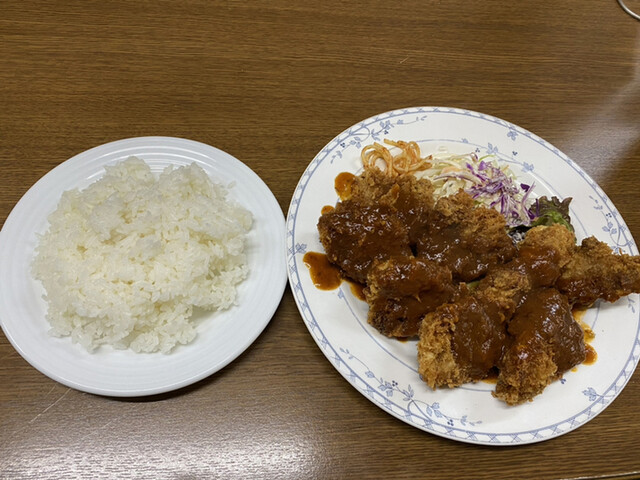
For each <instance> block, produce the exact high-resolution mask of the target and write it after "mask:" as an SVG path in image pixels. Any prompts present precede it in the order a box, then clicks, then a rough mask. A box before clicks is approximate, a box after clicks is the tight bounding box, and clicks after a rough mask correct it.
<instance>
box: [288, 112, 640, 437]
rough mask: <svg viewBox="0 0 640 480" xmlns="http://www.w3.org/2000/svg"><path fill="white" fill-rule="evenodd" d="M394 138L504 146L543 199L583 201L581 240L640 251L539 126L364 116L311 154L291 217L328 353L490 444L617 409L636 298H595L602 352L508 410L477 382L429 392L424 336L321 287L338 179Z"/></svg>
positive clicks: (385, 404)
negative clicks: (408, 336) (382, 327)
mask: <svg viewBox="0 0 640 480" xmlns="http://www.w3.org/2000/svg"><path fill="white" fill-rule="evenodd" d="M385 138H387V139H390V140H404V141H411V140H413V141H416V142H418V144H419V145H420V147H421V150H422V153H423V155H427V154H429V153H433V152H435V151H437V150H438V149H441V148H445V149H447V150H448V151H450V152H451V153H469V152H476V153H478V154H479V155H483V154H489V153H491V154H494V155H496V156H497V157H498V158H499V159H500V160H501V161H503V162H506V163H508V164H509V165H510V167H511V169H512V170H513V171H514V172H515V173H516V175H517V176H518V178H519V179H521V181H523V182H524V183H528V184H531V183H535V187H534V194H535V195H536V196H542V195H548V196H551V195H555V196H558V197H560V198H566V197H573V201H572V203H571V207H572V208H571V218H572V222H573V224H574V226H575V229H576V235H577V237H578V240H581V239H582V238H584V237H586V236H591V235H594V236H596V237H597V238H598V239H600V240H602V241H604V242H607V243H608V244H609V245H610V246H611V247H612V248H614V249H616V250H617V251H620V252H624V253H628V254H633V255H637V254H638V250H637V247H636V245H635V242H634V240H633V238H632V237H631V234H630V232H629V230H628V228H627V227H626V225H625V223H624V221H623V219H622V218H621V217H620V214H619V213H618V211H617V210H616V208H615V207H614V205H613V204H612V203H611V201H610V200H609V199H608V198H607V196H606V194H605V193H604V192H603V191H602V190H601V188H600V187H599V186H598V185H597V184H596V183H595V182H594V181H593V180H592V179H591V178H589V176H588V175H587V174H586V173H585V172H584V171H583V170H582V169H581V168H580V167H579V166H578V165H577V164H576V163H574V162H573V161H572V160H571V159H569V158H568V157H567V156H566V155H565V154H564V153H562V152H561V151H560V150H558V149H557V148H555V147H554V146H553V145H550V144H549V143H548V142H546V141H545V140H543V139H541V138H540V137H538V136H536V135H534V134H533V133H531V132H529V131H527V130H525V129H523V128H521V127H519V126H517V125H514V124H512V123H509V122H506V121H504V120H501V119H499V118H496V117H492V116H489V115H484V114H481V113H477V112H472V111H468V110H461V109H456V108H442V107H417V108H408V109H403V110H395V111H391V112H387V113H383V114H380V115H377V116H375V117H372V118H369V119H367V120H364V121H362V122H360V123H358V124H356V125H354V126H353V127H351V128H349V129H347V130H345V131H344V132H342V133H341V134H340V135H338V136H337V137H336V138H334V139H333V140H331V141H330V142H329V143H328V144H327V145H326V146H325V147H324V148H323V149H322V151H321V152H320V153H318V155H317V156H316V157H315V158H314V159H313V161H312V162H311V164H310V165H309V166H308V168H307V169H306V171H305V172H304V174H303V175H302V177H301V179H300V182H299V183H298V186H297V188H296V189H295V192H294V195H293V198H292V201H291V205H290V208H289V212H288V216H287V242H286V247H287V263H288V275H289V282H290V284H291V288H292V291H293V294H294V297H295V300H296V303H297V305H298V309H299V310H300V313H301V315H302V318H303V320H304V322H305V324H306V326H307V328H308V329H309V332H310V333H311V335H312V337H313V338H314V340H315V341H316V343H317V344H318V346H319V348H320V350H322V352H323V353H324V355H325V356H326V357H327V359H328V360H329V361H330V362H331V363H332V364H333V366H334V367H335V368H336V370H338V372H340V374H342V375H343V376H344V378H345V379H346V380H347V381H348V382H349V383H350V384H351V385H352V386H353V387H355V388H356V389H357V390H358V391H359V392H361V393H362V394H363V395H364V396H365V397H367V398H368V399H369V400H371V401H372V402H373V403H374V404H375V405H377V406H378V407H380V408H382V409H383V410H385V411H386V412H388V413H390V414H391V415H394V416H396V417H397V418H399V419H400V420H403V421H404V422H406V423H408V424H410V425H413V426H415V427H417V428H419V429H422V430H424V431H426V432H429V433H433V434H435V435H440V436H442V437H446V438H449V439H452V440H458V441H463V442H469V443H475V444H483V445H521V444H527V443H534V442H540V441H543V440H549V439H552V438H554V437H557V436H560V435H562V434H565V433H567V432H570V431H572V430H574V429H576V428H578V427H580V426H581V425H584V424H585V423H586V422H588V421H589V420H591V419H593V418H594V417H595V416H596V415H598V414H599V413H601V412H602V411H603V410H604V409H605V408H607V407H608V406H609V405H610V404H611V402H613V400H614V399H615V398H616V397H617V396H618V394H620V392H621V391H622V389H623V388H624V386H625V385H626V384H627V382H628V380H629V379H630V378H631V375H632V374H633V372H634V370H635V368H636V365H637V363H638V359H639V357H640V310H638V295H630V296H628V297H625V298H622V299H621V300H619V301H618V302H616V303H614V304H609V303H604V302H602V303H600V302H599V303H597V304H596V305H594V306H593V307H592V308H590V309H589V310H588V311H587V312H586V314H585V316H584V317H583V319H582V320H583V321H584V322H585V323H586V324H587V325H588V326H589V327H590V328H591V329H592V330H593V331H594V333H595V339H594V340H593V341H592V342H591V345H592V346H593V347H594V348H595V350H596V352H597V354H598V360H597V361H596V362H595V363H594V364H592V365H580V366H578V367H577V368H575V369H573V370H572V371H570V372H567V373H566V374H565V375H564V378H563V379H561V380H559V381H556V382H554V383H553V384H552V385H550V386H548V387H547V388H546V389H545V391H544V392H543V393H542V394H541V395H539V396H537V397H536V398H535V399H534V400H533V401H532V402H529V403H527V404H524V405H519V406H516V407H509V406H507V405H506V404H505V403H503V402H501V401H499V400H497V399H495V398H494V397H493V396H492V395H491V391H492V390H493V387H494V386H493V385H491V384H489V383H484V382H479V383H476V384H469V385H464V386H462V387H459V388H456V389H442V390H436V391H433V390H431V389H430V388H429V387H428V386H427V385H426V384H425V383H424V382H422V381H421V380H420V378H419V376H418V373H417V354H416V342H415V341H408V342H399V341H396V340H393V339H389V338H386V337H384V336H382V335H380V334H379V333H378V332H377V331H376V330H375V329H373V328H372V327H371V326H370V325H368V324H367V305H366V303H365V302H363V301H361V300H359V299H358V298H357V297H356V296H354V295H353V294H352V292H351V289H350V288H349V286H348V284H343V285H342V286H341V287H340V288H339V289H337V290H333V291H322V290H319V289H317V288H316V287H315V286H314V284H313V282H312V281H311V278H310V275H309V271H308V269H307V268H306V266H305V265H304V263H303V261H302V258H303V256H304V254H305V253H306V252H309V251H316V252H322V251H323V248H322V245H321V244H320V242H319V239H318V232H317V229H316V224H317V221H318V218H319V216H320V213H321V210H322V207H324V206H325V205H334V204H335V203H336V202H337V200H338V197H337V194H336V192H335V190H334V180H335V177H336V176H337V175H338V174H339V173H340V172H343V171H349V172H352V173H356V174H358V173H360V172H361V170H362V164H361V160H360V151H361V150H362V147H364V146H366V145H368V144H371V143H373V142H382V141H383V140H384V139H385Z"/></svg>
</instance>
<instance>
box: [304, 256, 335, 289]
mask: <svg viewBox="0 0 640 480" xmlns="http://www.w3.org/2000/svg"><path fill="white" fill-rule="evenodd" d="M302 261H303V262H304V264H305V265H306V266H307V268H308V269H309V274H310V275H311V281H312V282H313V284H314V285H315V286H316V288H319V289H320V290H335V289H336V288H338V287H339V286H340V284H341V283H342V278H341V277H340V271H339V270H338V268H337V267H335V266H334V265H332V264H331V263H330V262H329V259H328V258H327V256H326V255H325V254H324V253H317V252H307V253H305V254H304V257H302Z"/></svg>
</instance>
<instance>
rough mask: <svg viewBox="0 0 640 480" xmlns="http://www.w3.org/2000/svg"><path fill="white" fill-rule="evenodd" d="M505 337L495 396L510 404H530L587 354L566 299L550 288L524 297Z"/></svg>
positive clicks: (580, 330)
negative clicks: (528, 402) (506, 343)
mask: <svg viewBox="0 0 640 480" xmlns="http://www.w3.org/2000/svg"><path fill="white" fill-rule="evenodd" d="M508 333H509V336H508V339H509V340H508V343H509V344H508V346H507V347H506V349H505V352H504V354H503V355H502V357H501V358H500V361H499V362H498V365H497V366H498V369H499V370H500V374H499V375H498V383H497V385H496V390H495V392H494V396H495V397H497V398H499V399H501V400H503V401H505V402H506V403H507V404H509V405H517V404H520V403H523V402H526V401H528V400H531V399H532V398H533V397H535V396H536V395H538V394H539V393H541V392H542V391H543V390H544V389H545V387H546V386H547V385H549V384H550V383H551V382H553V381H554V380H557V379H558V378H560V377H562V374H563V373H564V372H566V371H567V370H569V369H571V368H573V367H574V366H576V365H578V364H580V363H582V362H583V361H584V359H585V356H586V349H585V343H584V332H583V331H582V328H581V327H580V325H578V323H577V322H576V321H575V319H574V318H573V315H572V313H571V305H570V304H569V301H568V299H567V297H566V296H564V295H562V294H561V293H560V292H558V291H557V290H556V289H555V288H542V289H535V290H531V291H530V292H529V293H527V294H526V295H525V298H524V299H523V301H522V303H521V304H520V306H519V307H518V309H517V310H516V312H515V315H514V316H513V318H511V320H510V321H509V326H508Z"/></svg>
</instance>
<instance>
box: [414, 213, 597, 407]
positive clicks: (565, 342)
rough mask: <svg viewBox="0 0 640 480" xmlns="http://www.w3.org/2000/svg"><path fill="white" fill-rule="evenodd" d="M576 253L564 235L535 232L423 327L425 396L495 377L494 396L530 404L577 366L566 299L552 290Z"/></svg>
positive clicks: (562, 231) (580, 348) (578, 332)
mask: <svg viewBox="0 0 640 480" xmlns="http://www.w3.org/2000/svg"><path fill="white" fill-rule="evenodd" d="M573 252H575V243H574V239H573V234H572V233H571V232H569V231H568V230H567V229H566V228H565V227H562V226H560V225H554V226H551V227H542V226H541V227H536V228H534V229H531V230H530V231H529V232H528V234H527V237H526V238H525V240H524V241H523V242H522V243H521V246H520V249H519V251H518V255H517V257H516V258H514V259H513V260H512V261H511V262H509V263H508V264H506V265H502V266H498V267H496V268H495V269H493V270H491V271H490V272H489V273H488V274H487V276H486V277H485V278H483V279H482V280H481V281H480V282H479V283H478V285H477V287H476V289H475V290H473V291H472V292H470V293H469V294H468V295H462V296H460V297H459V298H457V299H456V300H455V301H453V302H451V303H449V304H446V305H442V306H441V307H439V308H438V309H437V310H435V311H434V312H432V313H429V314H427V315H426V316H425V318H424V320H423V321H422V324H421V328H420V340H419V342H418V361H419V372H420V374H421V376H422V378H423V379H424V381H425V382H426V383H427V384H428V385H429V386H431V387H432V388H437V387H441V386H448V387H452V386H458V385H460V384H461V383H465V382H469V381H477V380H479V379H482V378H484V377H486V376H487V375H489V374H490V373H491V372H492V371H493V370H494V369H498V370H499V376H498V386H497V388H496V392H495V396H496V397H497V398H500V399H501V400H503V401H505V402H506V403H508V404H513V405H515V404H519V403H523V402H525V401H527V400H530V399H532V398H533V397H534V396H535V395H537V394H539V393H540V392H541V391H542V390H543V389H544V388H545V387H546V386H547V385H548V384H549V383H551V382H552V381H553V380H555V379H557V378H558V377H559V376H561V375H562V373H564V372H565V371H566V370H568V369H570V368H572V367H573V366H574V365H576V364H577V363H580V362H582V361H583V360H584V355H585V347H584V334H583V332H582V329H581V327H580V326H579V325H578V324H577V322H576V321H575V320H574V319H573V316H572V315H571V306H570V304H569V301H568V299H567V298H566V297H565V296H564V295H561V294H560V293H559V292H558V291H557V290H555V289H553V288H549V287H551V286H552V285H553V284H554V283H555V282H556V280H557V279H558V277H559V276H560V271H561V267H562V266H564V265H567V264H568V263H569V261H570V260H571V258H572V253H573Z"/></svg>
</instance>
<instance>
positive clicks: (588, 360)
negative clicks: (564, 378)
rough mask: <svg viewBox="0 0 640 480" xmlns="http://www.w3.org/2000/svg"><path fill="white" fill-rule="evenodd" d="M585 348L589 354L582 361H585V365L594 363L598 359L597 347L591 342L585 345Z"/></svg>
mask: <svg viewBox="0 0 640 480" xmlns="http://www.w3.org/2000/svg"><path fill="white" fill-rule="evenodd" d="M585 349H586V352H587V356H586V358H585V359H584V362H582V363H584V364H585V365H593V364H594V363H596V360H597V359H598V353H597V352H596V349H595V348H593V346H592V345H589V344H587V345H585Z"/></svg>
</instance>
